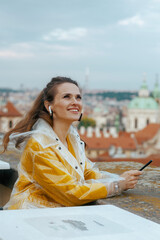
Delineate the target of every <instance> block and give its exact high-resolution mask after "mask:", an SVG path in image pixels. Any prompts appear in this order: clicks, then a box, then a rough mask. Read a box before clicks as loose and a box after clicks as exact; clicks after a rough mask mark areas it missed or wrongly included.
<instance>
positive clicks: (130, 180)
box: [120, 170, 142, 191]
mask: <svg viewBox="0 0 160 240" xmlns="http://www.w3.org/2000/svg"><path fill="white" fill-rule="evenodd" d="M140 175H142V172H141V171H138V170H130V171H126V172H124V173H123V174H121V175H120V177H123V178H124V180H122V181H120V187H121V189H122V190H123V191H124V190H127V189H133V188H134V187H135V186H136V184H137V182H138V179H139V176H140Z"/></svg>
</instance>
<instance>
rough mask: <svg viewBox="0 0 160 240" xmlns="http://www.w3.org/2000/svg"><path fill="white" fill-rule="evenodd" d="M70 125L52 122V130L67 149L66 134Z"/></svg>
mask: <svg viewBox="0 0 160 240" xmlns="http://www.w3.org/2000/svg"><path fill="white" fill-rule="evenodd" d="M69 127H70V124H66V123H64V122H63V123H61V122H54V126H53V130H54V132H55V133H56V134H57V136H58V138H59V139H60V141H61V142H62V143H63V144H64V145H65V146H66V147H67V148H68V145H67V140H66V137H67V134H68V130H69Z"/></svg>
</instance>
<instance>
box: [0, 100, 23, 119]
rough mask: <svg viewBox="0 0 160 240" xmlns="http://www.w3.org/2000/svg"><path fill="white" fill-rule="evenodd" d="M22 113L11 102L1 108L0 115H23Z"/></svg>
mask: <svg viewBox="0 0 160 240" xmlns="http://www.w3.org/2000/svg"><path fill="white" fill-rule="evenodd" d="M21 116H22V114H21V113H20V112H19V111H18V110H17V109H16V107H15V106H14V105H13V103H11V102H9V101H8V102H7V104H6V105H5V106H3V107H1V108H0V117H21Z"/></svg>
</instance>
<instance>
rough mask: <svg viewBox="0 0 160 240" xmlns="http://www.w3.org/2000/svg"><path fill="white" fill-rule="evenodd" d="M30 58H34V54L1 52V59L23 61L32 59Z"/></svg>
mask: <svg viewBox="0 0 160 240" xmlns="http://www.w3.org/2000/svg"><path fill="white" fill-rule="evenodd" d="M30 57H33V54H31V53H22V52H16V51H9V50H1V51H0V58H16V59H22V58H30Z"/></svg>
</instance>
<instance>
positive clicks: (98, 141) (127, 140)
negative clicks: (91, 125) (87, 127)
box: [80, 133, 136, 150]
mask: <svg viewBox="0 0 160 240" xmlns="http://www.w3.org/2000/svg"><path fill="white" fill-rule="evenodd" d="M80 137H81V139H82V140H83V141H84V142H85V143H86V145H87V148H88V149H108V148H109V147H110V146H113V145H114V146H115V147H121V148H122V149H130V150H135V149H136V145H135V141H134V139H132V138H131V137H130V134H128V133H123V134H119V136H118V137H117V138H113V137H112V136H110V137H108V138H105V137H104V136H103V134H102V133H101V137H100V138H97V137H96V136H95V133H93V136H92V137H91V138H89V137H87V136H86V134H84V135H80Z"/></svg>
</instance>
